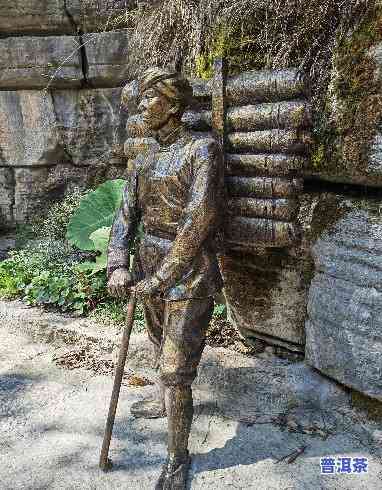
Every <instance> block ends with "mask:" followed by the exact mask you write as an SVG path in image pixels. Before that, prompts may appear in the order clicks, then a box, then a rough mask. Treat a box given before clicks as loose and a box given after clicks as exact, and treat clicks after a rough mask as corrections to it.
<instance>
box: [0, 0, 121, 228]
mask: <svg viewBox="0 0 382 490" xmlns="http://www.w3.org/2000/svg"><path fill="white" fill-rule="evenodd" d="M126 5H127V6H128V5H129V2H122V1H107V2H101V1H99V2H95V1H89V0H32V1H30V2H25V1H12V2H10V1H8V0H4V1H3V2H1V5H0V107H1V108H2V111H1V115H0V185H1V194H0V227H2V228H4V227H11V226H14V225H15V224H18V223H25V222H27V221H28V220H29V219H30V218H31V217H32V216H34V214H35V213H36V212H38V211H39V210H40V209H41V208H43V207H44V206H45V205H46V201H47V200H49V199H57V198H59V197H60V196H62V195H63V194H64V193H65V192H66V190H67V189H68V188H70V187H71V186H73V185H78V186H83V187H85V186H88V185H89V183H91V182H93V181H97V179H98V178H100V179H102V178H106V177H107V176H108V175H112V176H122V175H123V172H124V167H125V160H124V156H123V140H124V127H125V119H126V115H125V114H124V112H123V111H122V110H121V106H120V95H121V88H120V87H121V86H122V85H123V84H124V82H126V80H127V79H128V77H129V74H128V65H127V61H126V60H127V49H128V39H129V35H128V30H127V29H126V28H125V27H126V23H125V17H124V15H123V14H125V13H126Z"/></svg>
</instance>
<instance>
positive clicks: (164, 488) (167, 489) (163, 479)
mask: <svg viewBox="0 0 382 490" xmlns="http://www.w3.org/2000/svg"><path fill="white" fill-rule="evenodd" d="M190 464H191V458H190V456H189V455H188V454H187V455H186V456H184V457H182V458H175V459H171V458H168V459H167V461H166V463H165V464H164V465H163V467H162V473H161V475H160V477H159V480H158V482H157V484H156V485H155V490H185V489H186V487H187V478H188V472H189V469H190Z"/></svg>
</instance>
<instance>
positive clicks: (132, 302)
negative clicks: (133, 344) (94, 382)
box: [99, 290, 137, 471]
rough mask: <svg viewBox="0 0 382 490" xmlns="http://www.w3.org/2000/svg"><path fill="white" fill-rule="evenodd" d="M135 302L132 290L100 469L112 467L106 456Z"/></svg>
mask: <svg viewBox="0 0 382 490" xmlns="http://www.w3.org/2000/svg"><path fill="white" fill-rule="evenodd" d="M136 304H137V296H136V293H135V291H134V290H133V291H132V292H131V296H130V300H129V306H128V308H127V314H126V326H125V328H124V329H123V335H122V343H121V347H120V349H119V355H118V364H117V369H116V372H115V378H114V385H113V391H112V394H111V399H110V406H109V413H108V415H107V421H106V427H105V435H104V437H103V443H102V449H101V456H100V460H99V467H100V468H101V470H102V471H108V470H110V469H111V467H112V462H111V460H110V459H109V457H108V455H109V447H110V440H111V436H112V433H113V426H114V420H115V413H116V411H117V405H118V398H119V392H120V390H121V383H122V378H123V372H124V369H125V364H126V357H127V351H128V349H129V341H130V335H131V330H132V328H133V323H134V312H135V306H136Z"/></svg>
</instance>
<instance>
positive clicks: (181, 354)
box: [155, 298, 213, 490]
mask: <svg viewBox="0 0 382 490" xmlns="http://www.w3.org/2000/svg"><path fill="white" fill-rule="evenodd" d="M212 311H213V299H212V298H207V299H193V300H184V301H174V302H168V303H167V304H166V309H165V319H164V332H163V348H162V353H161V357H160V372H161V378H162V380H163V383H164V385H165V386H166V397H165V401H166V411H167V421H168V458H167V461H166V463H165V465H164V466H163V469H162V473H161V476H160V478H159V480H158V483H157V485H156V487H155V488H156V490H184V489H185V488H186V482H187V476H188V471H189V466H190V461H191V460H190V456H189V452H188V439H189V435H190V430H191V424H192V418H193V413H194V408H193V399H192V389H191V384H192V382H193V381H194V379H195V377H196V374H197V368H198V364H199V361H200V358H201V355H202V352H203V348H204V345H205V333H206V330H207V327H208V324H209V322H210V319H211V316H212Z"/></svg>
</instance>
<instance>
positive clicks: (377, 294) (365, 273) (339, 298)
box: [305, 8, 382, 400]
mask: <svg viewBox="0 0 382 490" xmlns="http://www.w3.org/2000/svg"><path fill="white" fill-rule="evenodd" d="M381 20H382V9H380V8H379V9H377V10H376V11H375V12H374V13H373V14H372V15H371V16H370V17H369V18H367V19H366V20H365V22H364V23H363V24H362V25H361V26H360V27H359V28H358V29H357V30H356V31H354V32H352V33H349V35H348V37H347V38H345V39H343V40H342V42H340V43H339V45H338V46H337V47H336V51H335V56H334V65H333V71H332V75H331V83H330V86H329V90H328V92H327V94H326V107H325V111H324V112H323V113H322V114H321V118H320V119H319V120H318V121H317V122H316V128H315V129H316V131H315V133H316V146H315V150H314V151H313V155H312V159H311V166H310V170H308V171H307V173H306V177H313V178H314V179H315V180H316V182H320V184H319V185H320V186H321V188H324V189H325V188H326V189H327V190H329V189H330V188H333V187H331V185H329V184H326V183H325V182H328V181H331V182H336V183H338V184H340V185H337V184H336V185H335V186H334V188H333V190H334V192H332V193H330V194H326V193H322V194H321V195H320V197H319V200H318V201H317V203H316V207H315V209H314V212H313V220H312V230H313V235H314V239H313V240H312V248H311V250H312V257H313V260H314V269H315V272H314V275H313V279H312V282H311V286H310V289H309V295H308V304H307V320H306V323H305V327H306V359H307V361H308V362H309V363H310V364H311V365H312V366H314V367H315V368H317V369H319V370H320V371H322V372H323V373H325V374H326V375H328V376H330V377H332V378H334V379H335V380H337V381H339V382H341V383H343V384H345V385H347V386H348V387H350V388H353V389H355V390H358V391H360V392H362V393H364V394H366V395H368V396H370V397H373V398H375V399H377V400H382V384H381V379H382V324H381V312H382V295H381V273H382V269H381V267H382V255H381V253H382V252H381V237H382V220H381V206H382V151H381V141H382V133H381V124H382V56H381V53H382V32H381V29H380V26H381Z"/></svg>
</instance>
